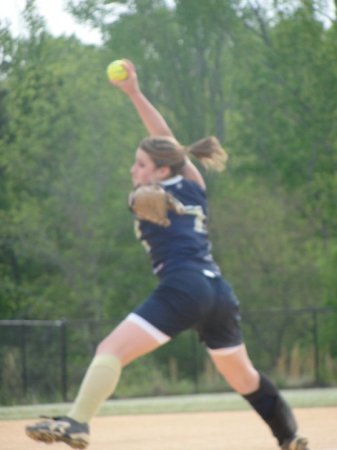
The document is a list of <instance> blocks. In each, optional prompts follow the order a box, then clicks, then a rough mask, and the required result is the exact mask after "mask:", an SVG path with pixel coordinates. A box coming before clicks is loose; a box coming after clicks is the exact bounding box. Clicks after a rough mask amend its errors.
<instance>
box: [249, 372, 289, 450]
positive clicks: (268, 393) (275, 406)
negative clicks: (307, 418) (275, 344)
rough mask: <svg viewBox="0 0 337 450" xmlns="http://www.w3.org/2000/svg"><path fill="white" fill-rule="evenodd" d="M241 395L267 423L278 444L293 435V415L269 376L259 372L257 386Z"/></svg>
mask: <svg viewBox="0 0 337 450" xmlns="http://www.w3.org/2000/svg"><path fill="white" fill-rule="evenodd" d="M243 397H244V398H245V399H246V400H247V401H248V402H249V403H250V404H251V406H252V407H253V408H254V409H255V411H256V412H257V413H258V414H259V415H260V416H261V418H262V419H263V420H264V421H265V422H266V423H267V425H268V426H269V427H270V429H271V431H272V433H273V435H274V436H275V437H276V438H277V440H278V442H279V444H280V445H282V443H283V442H284V441H286V440H288V439H291V438H293V437H294V436H295V434H296V431H297V425H296V421H295V418H294V415H293V413H292V411H291V409H290V407H289V405H288V404H287V403H286V401H285V400H284V399H283V398H282V397H281V395H280V393H279V391H278V390H277V388H276V387H275V386H274V385H273V383H272V382H271V381H270V380H269V378H267V377H266V376H265V375H263V374H260V386H259V388H258V389H257V390H256V391H255V392H252V393H251V394H247V395H244V396H243Z"/></svg>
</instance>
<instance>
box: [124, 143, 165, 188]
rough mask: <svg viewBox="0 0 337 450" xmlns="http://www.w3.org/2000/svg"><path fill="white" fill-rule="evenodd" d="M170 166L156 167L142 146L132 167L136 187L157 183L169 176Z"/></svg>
mask: <svg viewBox="0 0 337 450" xmlns="http://www.w3.org/2000/svg"><path fill="white" fill-rule="evenodd" d="M169 172H170V169H169V168H168V167H156V165H155V163H154V162H153V161H152V159H151V158H150V157H149V155H148V154H147V153H146V152H144V150H142V149H141V148H138V149H137V150H136V156H135V162H134V164H133V166H132V167H131V169H130V173H131V178H132V184H133V186H134V187H137V186H143V185H145V184H150V183H156V182H158V181H162V180H164V179H165V178H167V177H168V175H169Z"/></svg>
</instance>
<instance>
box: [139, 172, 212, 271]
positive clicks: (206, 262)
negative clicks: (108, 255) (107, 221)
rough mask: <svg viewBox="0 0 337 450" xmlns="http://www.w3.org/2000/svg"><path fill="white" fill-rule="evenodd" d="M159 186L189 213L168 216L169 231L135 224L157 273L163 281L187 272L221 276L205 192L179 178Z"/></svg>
mask: <svg viewBox="0 0 337 450" xmlns="http://www.w3.org/2000/svg"><path fill="white" fill-rule="evenodd" d="M160 184H161V186H162V187H163V188H164V189H165V190H166V191H168V192H170V193H171V194H172V195H173V196H174V197H175V198H176V199H178V200H179V201H180V202H181V203H183V205H184V206H185V209H186V213H185V214H182V215H178V214H176V213H174V212H169V219H170V221H171V225H170V226H168V227H166V228H165V227H162V226H159V225H156V224H154V223H152V222H149V221H146V220H136V221H135V232H136V236H137V238H138V239H139V240H140V241H141V242H142V243H143V245H144V247H145V248H146V250H147V251H148V253H149V255H150V257H151V260H152V266H153V271H154V273H156V274H158V275H159V276H160V277H161V276H162V275H164V274H166V273H168V272H169V271H172V270H175V269H182V268H184V269H193V270H194V269H197V270H201V271H204V272H205V271H206V272H209V274H210V276H212V274H214V275H219V274H220V270H219V267H218V266H217V265H216V264H215V262H214V260H213V257H212V254H211V244H210V242H209V239H208V231H207V198H206V194H205V191H204V190H203V189H202V188H201V187H200V186H199V185H198V184H197V183H195V182H194V181H190V180H187V179H186V178H183V177H182V176H180V175H179V176H176V177H174V178H170V179H168V180H165V181H163V182H161V183H160Z"/></svg>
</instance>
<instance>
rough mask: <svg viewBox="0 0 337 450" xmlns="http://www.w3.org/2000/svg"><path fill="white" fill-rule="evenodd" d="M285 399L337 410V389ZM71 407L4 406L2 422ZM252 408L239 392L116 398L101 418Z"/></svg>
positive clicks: (288, 394)
mask: <svg viewBox="0 0 337 450" xmlns="http://www.w3.org/2000/svg"><path fill="white" fill-rule="evenodd" d="M282 393H283V395H284V397H285V398H286V399H287V400H288V402H289V403H290V404H291V405H292V406H293V407H295V408H314V407H329V406H331V407H333V406H334V407H336V406H337V388H319V389H302V390H284V391H282ZM68 409H69V404H67V403H58V404H43V405H23V406H6V407H0V420H12V419H13V420H15V419H31V418H37V417H38V416H40V415H47V416H55V415H62V414H64V413H66V411H67V410H68ZM245 409H249V406H248V405H247V403H246V402H245V401H244V400H243V399H242V398H241V397H240V396H239V395H238V394H236V393H220V394H198V395H181V396H169V397H151V398H133V399H114V400H109V401H107V402H105V404H104V405H103V406H102V408H101V410H100V412H99V415H101V416H111V415H127V414H160V413H178V412H179V413H180V412H202V411H208V412H215V411H231V410H232V411H233V410H245Z"/></svg>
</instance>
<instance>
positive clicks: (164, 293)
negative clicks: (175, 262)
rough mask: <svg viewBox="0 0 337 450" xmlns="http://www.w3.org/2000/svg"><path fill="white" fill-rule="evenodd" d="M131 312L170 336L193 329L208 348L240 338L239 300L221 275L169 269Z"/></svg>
mask: <svg viewBox="0 0 337 450" xmlns="http://www.w3.org/2000/svg"><path fill="white" fill-rule="evenodd" d="M133 312H134V313H135V314H138V315H139V316H141V317H142V318H143V319H145V320H147V321H148V322H149V323H150V324H152V325H153V326H154V327H156V328H157V329H159V330H160V331H162V332H163V333H165V334H166V335H168V336H170V337H174V336H175V335H177V334H178V333H180V332H182V331H184V330H187V329H195V330H196V331H197V333H198V334H199V337H200V340H201V341H204V342H205V344H206V346H207V347H208V348H209V349H218V348H224V347H233V346H236V345H240V344H241V343H242V342H243V338H242V333H241V329H240V320H241V317H240V312H239V301H238V300H237V298H236V296H235V294H234V292H233V291H232V289H231V287H230V286H229V285H228V284H227V283H226V282H225V280H224V279H223V278H222V277H221V276H216V277H214V278H211V277H209V276H206V275H204V274H203V273H202V272H199V271H195V270H179V271H175V272H171V273H170V274H167V275H166V276H164V277H163V278H162V279H161V280H160V283H159V285H158V287H157V288H156V289H155V290H154V292H153V293H152V294H151V295H150V296H149V297H148V299H147V300H145V302H144V303H143V304H142V305H140V306H139V307H138V308H136V309H135V310H134V311H133Z"/></svg>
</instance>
